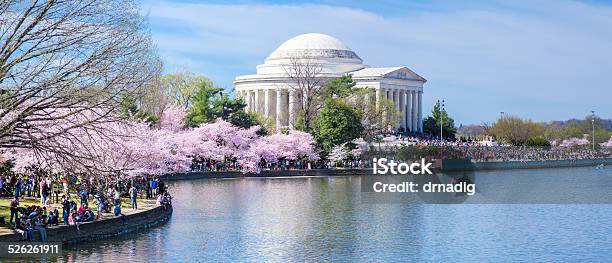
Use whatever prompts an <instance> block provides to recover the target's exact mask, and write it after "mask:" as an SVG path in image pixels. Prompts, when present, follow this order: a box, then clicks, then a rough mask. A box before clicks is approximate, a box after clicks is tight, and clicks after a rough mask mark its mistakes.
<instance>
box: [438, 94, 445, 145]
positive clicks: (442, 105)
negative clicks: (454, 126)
mask: <svg viewBox="0 0 612 263" xmlns="http://www.w3.org/2000/svg"><path fill="white" fill-rule="evenodd" d="M438 106H439V107H440V143H442V140H443V137H442V122H443V121H444V114H442V113H443V112H444V100H442V101H440V100H438Z"/></svg>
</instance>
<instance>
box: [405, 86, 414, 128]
mask: <svg viewBox="0 0 612 263" xmlns="http://www.w3.org/2000/svg"><path fill="white" fill-rule="evenodd" d="M406 129H407V130H408V131H413V126H412V91H411V90H407V91H406Z"/></svg>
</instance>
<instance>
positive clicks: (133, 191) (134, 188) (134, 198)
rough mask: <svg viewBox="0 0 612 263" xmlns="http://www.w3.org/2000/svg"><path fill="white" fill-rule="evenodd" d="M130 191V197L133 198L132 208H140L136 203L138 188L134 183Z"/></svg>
mask: <svg viewBox="0 0 612 263" xmlns="http://www.w3.org/2000/svg"><path fill="white" fill-rule="evenodd" d="M129 193H130V199H131V200H132V209H138V204H137V203H136V198H137V197H138V189H136V186H134V184H132V187H131V188H130V191H129Z"/></svg>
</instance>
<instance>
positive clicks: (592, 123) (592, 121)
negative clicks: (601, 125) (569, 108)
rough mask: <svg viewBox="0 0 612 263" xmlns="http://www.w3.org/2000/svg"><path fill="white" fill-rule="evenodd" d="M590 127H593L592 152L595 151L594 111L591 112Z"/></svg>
mask: <svg viewBox="0 0 612 263" xmlns="http://www.w3.org/2000/svg"><path fill="white" fill-rule="evenodd" d="M591 126H593V151H595V111H594V110H592V111H591Z"/></svg>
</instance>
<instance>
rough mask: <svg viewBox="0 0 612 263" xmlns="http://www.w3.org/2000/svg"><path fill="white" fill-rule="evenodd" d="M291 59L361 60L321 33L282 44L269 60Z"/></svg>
mask: <svg viewBox="0 0 612 263" xmlns="http://www.w3.org/2000/svg"><path fill="white" fill-rule="evenodd" d="M289 57H308V58H318V57H337V58H348V59H359V57H358V56H357V54H355V52H353V51H352V50H351V49H350V48H349V47H348V46H346V45H345V44H344V43H342V42H341V41H340V40H338V39H337V38H335V37H332V36H329V35H325V34H319V33H308V34H302V35H298V36H295V37H293V38H291V39H289V40H287V41H285V43H283V44H281V45H280V46H279V47H278V48H277V49H276V50H274V52H272V54H270V56H268V58H267V59H282V58H289ZM359 60H361V59H359Z"/></svg>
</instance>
